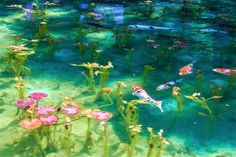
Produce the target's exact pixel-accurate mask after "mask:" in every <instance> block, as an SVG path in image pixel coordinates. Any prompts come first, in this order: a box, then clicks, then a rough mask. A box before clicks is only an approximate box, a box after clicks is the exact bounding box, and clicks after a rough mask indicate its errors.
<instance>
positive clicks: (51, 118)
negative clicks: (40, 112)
mask: <svg viewBox="0 0 236 157" xmlns="http://www.w3.org/2000/svg"><path fill="white" fill-rule="evenodd" d="M39 119H40V120H41V122H42V123H43V124H44V125H50V124H55V123H56V122H57V121H58V118H57V116H55V115H52V114H51V115H48V116H42V117H39Z"/></svg>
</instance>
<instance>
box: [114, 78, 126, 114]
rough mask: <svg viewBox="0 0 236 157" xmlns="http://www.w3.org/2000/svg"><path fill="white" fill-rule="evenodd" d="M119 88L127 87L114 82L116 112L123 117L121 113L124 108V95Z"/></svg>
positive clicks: (122, 83)
mask: <svg viewBox="0 0 236 157" xmlns="http://www.w3.org/2000/svg"><path fill="white" fill-rule="evenodd" d="M121 87H127V85H126V84H125V83H124V82H116V90H115V95H116V107H117V111H118V112H119V113H120V114H121V115H122V116H123V117H124V114H123V111H124V109H125V107H124V99H123V96H124V93H123V92H122V91H121Z"/></svg>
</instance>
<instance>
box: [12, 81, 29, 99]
mask: <svg viewBox="0 0 236 157" xmlns="http://www.w3.org/2000/svg"><path fill="white" fill-rule="evenodd" d="M15 81H16V84H15V86H14V87H15V89H16V90H17V91H18V99H24V98H25V93H26V91H25V82H24V79H23V78H22V77H15Z"/></svg>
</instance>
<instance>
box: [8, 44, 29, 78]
mask: <svg viewBox="0 0 236 157" xmlns="http://www.w3.org/2000/svg"><path fill="white" fill-rule="evenodd" d="M32 54H34V52H33V51H32V49H30V48H28V47H25V44H20V45H11V46H9V47H8V51H7V53H6V54H5V59H6V61H7V67H6V69H7V70H8V71H9V72H12V73H13V74H14V75H15V76H17V77H19V76H24V75H26V74H27V73H30V69H29V68H28V67H26V66H25V62H26V61H27V60H28V57H29V56H30V55H32Z"/></svg>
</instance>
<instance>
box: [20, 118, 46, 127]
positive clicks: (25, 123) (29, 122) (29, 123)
mask: <svg viewBox="0 0 236 157" xmlns="http://www.w3.org/2000/svg"><path fill="white" fill-rule="evenodd" d="M19 125H20V126H21V127H22V128H25V129H36V128H39V127H40V126H41V125H42V122H41V121H40V120H39V119H38V118H32V119H24V120H21V121H20V122H19Z"/></svg>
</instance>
